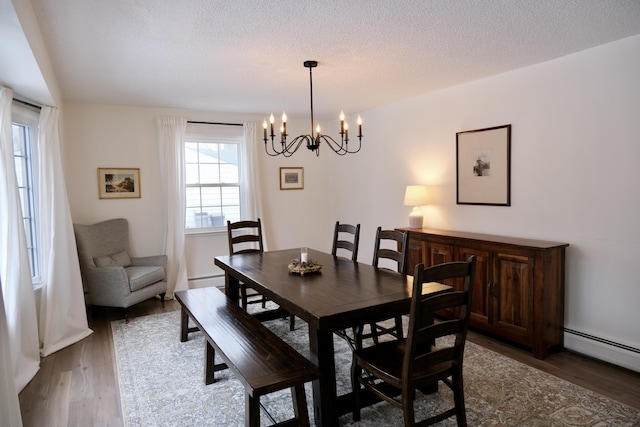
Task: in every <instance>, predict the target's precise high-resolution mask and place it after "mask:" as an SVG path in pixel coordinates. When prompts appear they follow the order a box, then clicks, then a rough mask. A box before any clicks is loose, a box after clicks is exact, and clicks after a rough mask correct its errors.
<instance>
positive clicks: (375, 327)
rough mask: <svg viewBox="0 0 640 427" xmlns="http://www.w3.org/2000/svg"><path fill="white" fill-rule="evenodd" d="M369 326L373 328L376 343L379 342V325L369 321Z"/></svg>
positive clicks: (372, 333)
mask: <svg viewBox="0 0 640 427" xmlns="http://www.w3.org/2000/svg"><path fill="white" fill-rule="evenodd" d="M369 327H370V328H371V337H372V338H373V343H374V344H379V341H378V327H377V326H376V324H375V323H369Z"/></svg>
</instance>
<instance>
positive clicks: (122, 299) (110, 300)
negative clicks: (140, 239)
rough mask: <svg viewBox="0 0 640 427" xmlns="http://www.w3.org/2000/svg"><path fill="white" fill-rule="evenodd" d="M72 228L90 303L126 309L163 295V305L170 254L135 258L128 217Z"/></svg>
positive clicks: (76, 225)
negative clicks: (130, 242) (130, 247)
mask: <svg viewBox="0 0 640 427" xmlns="http://www.w3.org/2000/svg"><path fill="white" fill-rule="evenodd" d="M73 228H74V231H75V235H76V244H77V246H78V257H79V260H80V271H81V272H82V282H83V285H84V288H85V291H86V292H87V295H86V303H87V304H88V305H99V306H107V307H121V308H124V309H126V308H127V307H130V306H132V305H134V304H137V303H139V302H141V301H144V300H146V299H149V298H152V297H154V296H156V295H160V299H161V301H162V305H163V306H164V296H165V293H166V292H167V280H166V271H165V268H166V264H167V256H166V255H157V256H149V257H141V258H136V257H132V256H131V252H130V250H129V223H128V222H127V220H126V219H124V218H118V219H110V220H107V221H103V222H99V223H97V224H93V225H81V224H74V225H73Z"/></svg>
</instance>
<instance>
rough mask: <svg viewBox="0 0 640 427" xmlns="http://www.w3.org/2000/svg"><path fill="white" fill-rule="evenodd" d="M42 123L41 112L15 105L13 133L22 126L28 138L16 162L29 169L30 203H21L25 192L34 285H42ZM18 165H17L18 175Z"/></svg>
mask: <svg viewBox="0 0 640 427" xmlns="http://www.w3.org/2000/svg"><path fill="white" fill-rule="evenodd" d="M39 120H40V111H39V110H38V109H35V108H30V107H27V106H24V105H22V103H18V102H13V104H12V107H11V124H12V126H11V130H12V133H13V132H14V126H19V127H20V128H22V129H24V130H25V133H26V137H25V139H24V143H25V145H26V150H25V152H26V156H18V155H15V153H14V156H15V159H14V160H15V161H16V162H17V161H19V159H20V161H23V162H24V163H23V164H24V166H25V167H26V176H27V182H26V183H23V184H26V190H27V194H28V200H27V201H26V202H25V201H24V200H22V197H23V194H24V191H21V192H20V198H21V200H20V201H21V206H22V207H25V206H26V207H27V210H28V212H24V210H23V212H22V217H23V223H24V222H26V221H28V222H29V223H30V227H26V226H25V236H26V238H27V246H28V248H29V260H30V267H31V280H32V284H33V285H34V286H35V285H40V284H41V283H42V275H41V271H42V266H41V263H40V249H41V245H40V235H39V225H40V224H39V222H40V219H39V207H38V200H39V197H38V192H39V188H38V186H39V182H40V181H39V168H38V126H39ZM13 138H14V144H15V143H16V141H15V138H16V135H15V134H14V135H13ZM17 171H18V165H16V173H17Z"/></svg>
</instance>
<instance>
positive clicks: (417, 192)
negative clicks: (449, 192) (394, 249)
mask: <svg viewBox="0 0 640 427" xmlns="http://www.w3.org/2000/svg"><path fill="white" fill-rule="evenodd" d="M427 202H428V198H427V187H426V186H424V185H407V190H406V191H405V193H404V204H405V206H413V211H411V214H410V215H409V227H410V228H422V220H423V217H422V211H421V210H420V206H424V205H426V204H427Z"/></svg>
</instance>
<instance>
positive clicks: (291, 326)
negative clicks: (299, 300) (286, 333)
mask: <svg viewBox="0 0 640 427" xmlns="http://www.w3.org/2000/svg"><path fill="white" fill-rule="evenodd" d="M295 328H296V316H295V315H293V314H289V330H290V331H293V330H294V329H295Z"/></svg>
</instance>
